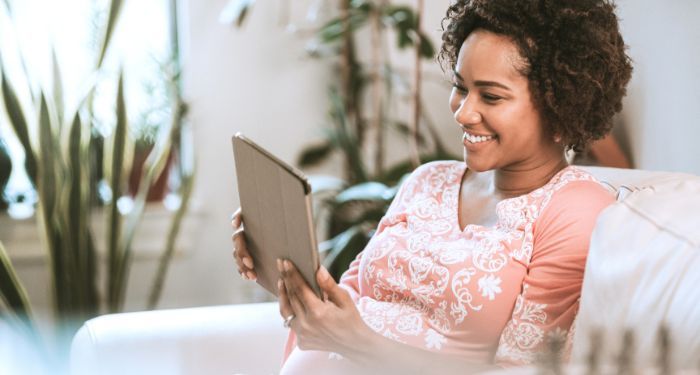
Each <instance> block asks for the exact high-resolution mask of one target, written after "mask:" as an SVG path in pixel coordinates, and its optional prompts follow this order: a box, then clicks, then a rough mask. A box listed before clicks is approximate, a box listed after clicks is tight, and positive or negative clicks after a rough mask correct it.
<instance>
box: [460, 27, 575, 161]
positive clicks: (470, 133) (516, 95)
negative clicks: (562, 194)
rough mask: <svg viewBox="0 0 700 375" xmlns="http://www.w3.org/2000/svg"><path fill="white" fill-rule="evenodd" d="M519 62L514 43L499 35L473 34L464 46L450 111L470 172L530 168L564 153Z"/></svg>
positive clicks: (521, 60)
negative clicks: (546, 126) (547, 128)
mask: <svg viewBox="0 0 700 375" xmlns="http://www.w3.org/2000/svg"><path fill="white" fill-rule="evenodd" d="M523 64H524V60H523V58H522V57H521V56H520V54H519V53H518V49H517V46H516V45H515V43H513V42H512V41H511V40H510V39H509V38H508V37H505V36H502V35H499V34H495V33H492V32H489V31H485V30H475V31H474V32H472V33H471V34H470V35H469V36H468V37H467V39H466V40H465V41H464V43H463V44H462V47H461V49H460V51H459V56H458V58H457V65H456V67H455V71H454V74H453V86H454V87H453V89H452V94H451V95H450V108H451V109H452V112H453V113H454V117H455V120H456V121H457V124H458V125H459V126H460V127H461V128H462V130H463V131H464V137H463V139H462V141H463V143H464V160H465V162H466V163H467V166H468V167H469V168H470V169H472V170H474V171H478V172H481V171H487V170H491V169H500V170H512V171H517V170H529V169H532V168H536V167H537V166H539V165H542V164H543V163H546V162H547V161H550V160H551V158H553V157H558V158H561V155H562V154H563V148H561V147H560V146H558V144H557V143H555V142H554V140H553V139H552V137H551V136H549V135H547V132H546V131H545V130H544V126H543V124H542V120H541V118H540V115H539V113H538V111H537V110H536V109H535V106H534V104H533V102H532V100H531V96H530V90H529V87H528V81H527V78H526V77H525V76H523V75H522V74H521V73H520V72H518V70H517V69H516V67H517V66H522V65H523Z"/></svg>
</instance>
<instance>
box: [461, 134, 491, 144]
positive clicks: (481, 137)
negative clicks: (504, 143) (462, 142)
mask: <svg viewBox="0 0 700 375" xmlns="http://www.w3.org/2000/svg"><path fill="white" fill-rule="evenodd" d="M463 138H464V139H466V140H468V141H469V142H471V143H480V142H484V141H490V140H492V139H493V138H494V136H493V135H488V136H486V135H472V134H469V133H466V132H465V133H464V136H463Z"/></svg>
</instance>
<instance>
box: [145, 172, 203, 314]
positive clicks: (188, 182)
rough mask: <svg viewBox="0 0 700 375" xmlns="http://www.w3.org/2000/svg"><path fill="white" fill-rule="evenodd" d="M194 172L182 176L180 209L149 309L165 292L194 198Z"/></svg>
mask: <svg viewBox="0 0 700 375" xmlns="http://www.w3.org/2000/svg"><path fill="white" fill-rule="evenodd" d="M194 175H195V171H194V170H186V171H184V174H183V175H182V188H181V190H180V197H181V201H180V207H178V209H177V211H176V212H175V217H174V218H173V221H172V223H171V225H170V229H169V230H168V237H167V242H166V245H165V251H164V252H163V254H162V256H161V258H160V261H159V262H158V270H157V271H156V276H155V278H154V282H153V286H152V287H151V294H150V296H149V297H148V309H149V310H152V309H155V308H156V306H157V304H158V301H159V300H160V296H161V293H162V291H163V284H164V282H165V276H166V275H167V273H168V267H169V266H170V260H171V259H172V257H173V254H174V253H175V240H176V238H177V234H178V233H179V232H180V226H181V225H182V220H183V219H184V217H185V213H186V212H187V208H188V207H189V202H190V197H191V196H192V189H193V187H194Z"/></svg>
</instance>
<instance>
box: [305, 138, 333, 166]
mask: <svg viewBox="0 0 700 375" xmlns="http://www.w3.org/2000/svg"><path fill="white" fill-rule="evenodd" d="M332 152H333V145H332V144H331V143H330V142H328V141H324V142H321V143H318V144H313V145H310V146H307V147H306V148H304V149H303V150H301V153H300V154H299V157H298V158H297V165H299V166H300V167H302V168H308V167H313V166H314V165H318V164H320V163H321V162H323V161H324V160H325V159H327V158H328V156H329V155H330V154H331V153H332Z"/></svg>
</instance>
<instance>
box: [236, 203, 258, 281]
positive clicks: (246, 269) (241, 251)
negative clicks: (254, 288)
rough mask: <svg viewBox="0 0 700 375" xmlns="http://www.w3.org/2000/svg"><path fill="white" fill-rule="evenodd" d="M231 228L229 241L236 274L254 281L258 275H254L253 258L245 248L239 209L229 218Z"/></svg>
mask: <svg viewBox="0 0 700 375" xmlns="http://www.w3.org/2000/svg"><path fill="white" fill-rule="evenodd" d="M231 227H232V228H233V234H232V235H231V240H232V241H233V259H235V260H236V265H237V266H238V273H239V274H241V277H242V278H243V279H245V280H255V279H257V277H258V275H257V274H256V273H255V265H254V264H253V258H252V257H251V256H250V253H248V248H247V247H246V243H245V231H244V229H243V219H242V218H241V209H240V208H239V209H237V210H236V212H234V213H233V216H231Z"/></svg>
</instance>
